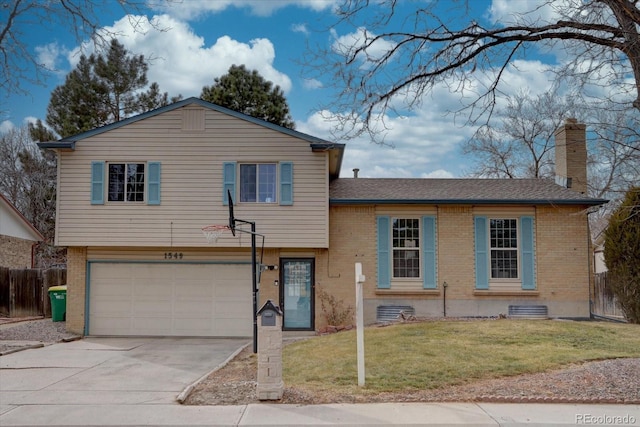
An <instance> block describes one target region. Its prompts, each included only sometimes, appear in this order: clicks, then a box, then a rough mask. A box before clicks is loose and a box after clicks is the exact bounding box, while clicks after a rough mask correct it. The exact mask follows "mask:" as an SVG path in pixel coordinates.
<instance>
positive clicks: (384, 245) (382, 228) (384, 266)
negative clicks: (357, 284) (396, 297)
mask: <svg viewBox="0 0 640 427" xmlns="http://www.w3.org/2000/svg"><path fill="white" fill-rule="evenodd" d="M389 221H390V220H389V217H388V216H379V217H378V288H379V289H389V288H391V270H390V269H391V239H390V234H391V229H390V226H389Z"/></svg>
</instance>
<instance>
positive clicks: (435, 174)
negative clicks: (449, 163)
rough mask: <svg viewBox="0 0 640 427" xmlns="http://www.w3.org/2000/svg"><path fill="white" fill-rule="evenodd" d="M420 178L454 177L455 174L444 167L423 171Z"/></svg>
mask: <svg viewBox="0 0 640 427" xmlns="http://www.w3.org/2000/svg"><path fill="white" fill-rule="evenodd" d="M420 178H454V176H453V174H452V173H451V172H449V171H446V170H444V169H438V170H437V171H433V172H429V173H423V174H422V175H420Z"/></svg>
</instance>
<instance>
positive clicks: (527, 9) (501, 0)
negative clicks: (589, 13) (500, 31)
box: [488, 0, 581, 25]
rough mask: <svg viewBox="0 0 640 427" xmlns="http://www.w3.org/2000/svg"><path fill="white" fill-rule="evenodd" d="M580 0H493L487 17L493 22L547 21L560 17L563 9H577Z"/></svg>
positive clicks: (505, 23)
mask: <svg viewBox="0 0 640 427" xmlns="http://www.w3.org/2000/svg"><path fill="white" fill-rule="evenodd" d="M580 3H581V0H554V1H552V2H550V1H549V0H518V1H513V0H493V1H492V2H491V6H490V7H489V9H488V15H489V19H490V20H491V21H492V22H494V23H500V24H503V25H512V24H514V23H518V24H521V23H525V22H529V23H531V22H538V23H541V24H543V23H548V22H553V21H557V20H558V19H560V18H561V16H562V14H563V11H567V10H574V11H577V10H578V9H579V7H580V6H581V4H580Z"/></svg>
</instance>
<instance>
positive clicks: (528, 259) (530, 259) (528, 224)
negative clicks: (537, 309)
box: [520, 216, 536, 290]
mask: <svg viewBox="0 0 640 427" xmlns="http://www.w3.org/2000/svg"><path fill="white" fill-rule="evenodd" d="M520 234H521V236H522V237H521V243H520V245H521V250H520V257H521V259H522V289H526V290H533V289H535V288H536V272H535V253H534V249H533V217H530V216H523V217H521V218H520Z"/></svg>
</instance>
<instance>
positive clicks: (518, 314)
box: [509, 305, 549, 319]
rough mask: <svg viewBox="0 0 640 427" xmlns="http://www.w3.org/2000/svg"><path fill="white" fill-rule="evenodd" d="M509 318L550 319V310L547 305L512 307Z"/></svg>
mask: <svg viewBox="0 0 640 427" xmlns="http://www.w3.org/2000/svg"><path fill="white" fill-rule="evenodd" d="M509 317H513V318H518V319H548V318H549V309H548V308H547V306H546V305H510V306H509Z"/></svg>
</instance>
